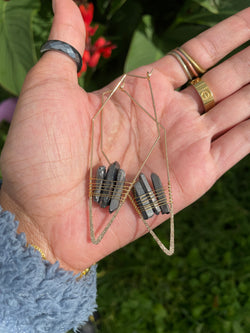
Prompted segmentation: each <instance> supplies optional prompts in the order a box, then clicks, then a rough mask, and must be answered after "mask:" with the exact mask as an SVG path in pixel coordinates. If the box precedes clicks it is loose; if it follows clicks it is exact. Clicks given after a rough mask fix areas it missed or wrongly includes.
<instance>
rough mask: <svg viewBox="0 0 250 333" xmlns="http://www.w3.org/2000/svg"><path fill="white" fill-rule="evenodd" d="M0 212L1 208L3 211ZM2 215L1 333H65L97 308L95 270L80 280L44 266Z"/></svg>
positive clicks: (5, 214) (7, 214)
mask: <svg viewBox="0 0 250 333" xmlns="http://www.w3.org/2000/svg"><path fill="white" fill-rule="evenodd" d="M0 209H1V207H0ZM17 226H18V222H17V221H15V218H14V215H13V214H11V213H10V212H8V211H2V209H1V211H0V333H6V332H8V333H38V332H49V333H54V332H57V333H65V332H67V331H68V330H70V329H72V328H74V329H76V328H77V326H78V325H79V324H82V323H84V322H85V321H87V320H88V317H89V315H91V314H92V313H93V311H94V310H95V308H96V267H95V266H93V267H92V268H91V269H90V271H89V272H88V274H86V275H85V276H84V277H82V278H81V279H77V276H74V275H73V272H68V271H64V270H63V269H61V268H59V263H58V262H57V263H55V264H51V263H49V262H48V261H45V260H42V258H41V255H40V253H39V252H38V251H36V250H35V249H34V248H33V247H31V246H28V247H27V246H26V237H25V234H24V233H21V234H17V232H16V230H17Z"/></svg>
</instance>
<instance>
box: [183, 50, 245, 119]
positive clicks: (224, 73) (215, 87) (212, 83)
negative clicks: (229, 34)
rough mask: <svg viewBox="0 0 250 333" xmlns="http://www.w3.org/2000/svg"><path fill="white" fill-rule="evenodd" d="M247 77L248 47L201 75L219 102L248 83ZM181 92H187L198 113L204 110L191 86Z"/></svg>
mask: <svg viewBox="0 0 250 333" xmlns="http://www.w3.org/2000/svg"><path fill="white" fill-rule="evenodd" d="M249 78H250V47H247V48H246V49H244V50H242V51H241V52H239V53H237V54H236V55H234V56H232V57H231V58H230V59H228V60H226V61H224V62H223V63H222V64H220V65H218V66H216V67H215V68H213V69H211V70H210V71H208V72H207V73H205V74H204V75H203V76H202V80H203V81H205V82H206V84H207V85H208V87H209V89H210V90H211V91H212V93H213V96H214V101H215V103H219V102H220V101H221V100H223V99H225V98H226V97H228V96H230V95H232V94H233V93H235V92H236V91H237V90H239V89H240V88H242V87H243V86H245V85H246V84H248V83H249ZM182 93H184V94H189V95H190V96H191V97H192V98H193V101H194V104H195V109H198V111H199V112H200V113H202V112H204V106H203V104H202V101H201V98H200V96H199V94H198V92H197V91H196V89H195V88H194V87H193V86H189V87H187V88H186V89H184V90H182Z"/></svg>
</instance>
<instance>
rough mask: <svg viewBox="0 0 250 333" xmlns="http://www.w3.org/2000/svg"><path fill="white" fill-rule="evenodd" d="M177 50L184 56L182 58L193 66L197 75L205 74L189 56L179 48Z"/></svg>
mask: <svg viewBox="0 0 250 333" xmlns="http://www.w3.org/2000/svg"><path fill="white" fill-rule="evenodd" d="M177 50H178V51H180V52H181V53H182V54H183V55H184V57H186V58H187V59H188V61H189V62H190V63H191V64H192V65H193V66H194V68H195V69H196V71H197V72H198V73H199V74H204V73H205V72H206V70H205V69H203V68H202V67H201V66H200V65H199V64H197V62H196V61H195V60H194V59H193V58H191V57H190V55H189V54H188V53H187V52H186V51H184V50H183V49H182V48H181V47H178V48H177Z"/></svg>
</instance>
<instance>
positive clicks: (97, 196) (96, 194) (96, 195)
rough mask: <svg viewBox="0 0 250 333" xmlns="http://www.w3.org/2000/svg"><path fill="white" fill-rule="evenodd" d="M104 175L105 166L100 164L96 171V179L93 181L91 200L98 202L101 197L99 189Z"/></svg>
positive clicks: (100, 189)
mask: <svg viewBox="0 0 250 333" xmlns="http://www.w3.org/2000/svg"><path fill="white" fill-rule="evenodd" d="M105 176H106V167H105V166H100V167H99V168H98V169H97V171H96V179H95V182H94V189H93V200H94V201H95V202H99V201H100V198H101V191H102V183H103V180H104V178H105Z"/></svg>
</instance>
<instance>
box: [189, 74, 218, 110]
mask: <svg viewBox="0 0 250 333" xmlns="http://www.w3.org/2000/svg"><path fill="white" fill-rule="evenodd" d="M190 84H191V85H192V86H193V87H194V88H195V89H196V91H197V92H198V94H199V95H200V98H201V100H202V103H203V105H204V109H205V111H206V112H207V111H208V110H210V109H212V107H214V105H215V102H214V95H213V93H212V91H211V90H210V88H209V87H208V85H207V84H206V82H204V81H203V80H202V79H200V78H197V79H194V80H192V81H191V82H190Z"/></svg>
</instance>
